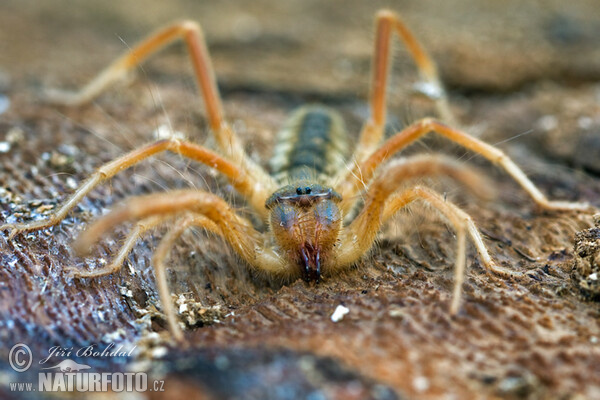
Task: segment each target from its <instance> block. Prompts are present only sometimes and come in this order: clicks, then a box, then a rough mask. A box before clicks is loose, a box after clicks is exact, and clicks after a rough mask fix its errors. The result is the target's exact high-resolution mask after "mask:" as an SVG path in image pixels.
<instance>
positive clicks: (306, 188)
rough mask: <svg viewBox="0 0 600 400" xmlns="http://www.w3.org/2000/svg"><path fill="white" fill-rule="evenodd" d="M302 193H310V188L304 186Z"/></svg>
mask: <svg viewBox="0 0 600 400" xmlns="http://www.w3.org/2000/svg"><path fill="white" fill-rule="evenodd" d="M304 193H306V194H310V188H309V187H308V186H307V187H305V188H304Z"/></svg>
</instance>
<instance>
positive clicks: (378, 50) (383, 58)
mask: <svg viewBox="0 0 600 400" xmlns="http://www.w3.org/2000/svg"><path fill="white" fill-rule="evenodd" d="M394 32H395V33H397V34H398V37H399V38H400V39H401V40H402V41H403V42H404V45H405V46H406V48H407V49H408V51H409V53H410V55H411V56H412V58H413V60H414V61H415V64H416V65H417V68H418V71H419V75H420V76H421V79H423V83H422V87H423V90H422V91H423V93H424V94H426V95H427V96H428V97H430V98H431V99H432V100H433V101H434V102H435V105H436V108H437V110H438V113H439V115H440V117H441V118H442V120H444V121H446V122H448V123H449V124H451V125H454V124H455V122H454V121H455V119H454V116H453V114H452V112H451V111H450V107H449V106H448V99H447V97H446V92H445V90H444V87H443V85H442V83H441V81H440V79H439V76H438V72H437V67H436V65H435V63H434V62H433V60H432V58H431V57H430V56H429V55H428V54H427V51H426V50H425V48H424V47H423V46H422V45H421V44H420V43H419V41H418V40H417V39H416V37H415V36H414V35H413V34H412V33H411V31H410V30H409V29H408V27H407V26H406V25H405V24H404V22H402V20H401V19H400V17H399V16H398V14H396V13H395V12H393V11H390V10H380V11H379V12H377V15H376V22H375V49H374V53H373V64H372V67H371V86H370V96H369V101H370V106H371V116H370V118H369V120H368V121H367V123H366V124H365V126H364V128H363V130H362V132H361V135H360V139H359V142H358V145H357V150H356V155H355V159H356V160H357V161H358V162H361V161H364V159H365V158H366V157H368V156H369V155H370V154H371V153H372V152H373V151H374V150H375V148H376V146H377V145H378V144H379V143H380V142H381V140H382V138H383V131H384V125H385V118H386V117H385V113H386V90H387V88H386V86H387V82H388V75H389V65H390V59H391V57H390V50H391V41H392V35H393V33H394Z"/></svg>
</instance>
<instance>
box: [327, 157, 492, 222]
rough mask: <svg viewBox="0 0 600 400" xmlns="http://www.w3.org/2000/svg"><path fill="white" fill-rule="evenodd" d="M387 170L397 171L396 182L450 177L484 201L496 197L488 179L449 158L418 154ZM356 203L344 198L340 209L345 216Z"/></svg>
mask: <svg viewBox="0 0 600 400" xmlns="http://www.w3.org/2000/svg"><path fill="white" fill-rule="evenodd" d="M386 168H387V169H388V170H390V171H395V172H393V173H394V177H393V179H395V182H406V181H408V180H410V179H415V178H422V177H431V176H442V177H450V178H452V179H453V180H455V181H457V182H460V183H461V184H463V185H464V186H465V187H466V188H467V189H468V190H469V191H470V192H472V193H473V194H475V195H476V196H478V197H480V198H482V199H486V200H489V199H491V198H493V197H494V196H495V190H494V188H493V187H492V186H491V185H490V184H489V182H488V180H487V179H484V177H483V176H482V175H481V174H480V173H478V172H476V171H475V170H474V169H473V168H471V167H469V166H468V165H466V164H465V163H460V162H459V161H458V160H456V159H453V158H451V157H449V156H445V155H441V154H435V155H431V154H418V155H415V156H410V157H407V158H401V159H397V160H392V161H390V162H389V163H388V164H387V165H386ZM336 190H337V189H336ZM355 203H356V198H355V197H344V198H342V203H341V204H340V206H339V207H340V209H341V210H342V211H343V213H344V215H345V214H347V213H349V212H350V210H351V209H352V208H353V207H354V204H355Z"/></svg>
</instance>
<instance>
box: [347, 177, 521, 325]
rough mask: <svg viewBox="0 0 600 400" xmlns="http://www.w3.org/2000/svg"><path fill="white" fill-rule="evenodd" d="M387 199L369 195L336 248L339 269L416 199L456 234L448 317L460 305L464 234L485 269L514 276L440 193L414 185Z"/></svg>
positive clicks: (385, 194)
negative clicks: (432, 211)
mask: <svg viewBox="0 0 600 400" xmlns="http://www.w3.org/2000/svg"><path fill="white" fill-rule="evenodd" d="M388 197H389V192H388V191H387V190H382V191H380V190H374V191H373V192H372V193H371V194H370V196H369V198H368V202H367V203H366V204H365V208H364V209H363V212H361V214H359V215H358V217H357V218H356V219H355V220H354V221H353V222H352V223H351V224H350V225H349V226H348V227H347V228H346V230H345V231H344V232H343V235H342V242H341V244H340V247H339V248H340V249H341V250H340V251H339V252H338V255H337V259H336V261H337V263H338V266H339V267H342V266H344V265H349V264H351V263H353V262H355V261H357V260H358V259H359V258H360V257H361V256H362V255H363V254H364V253H366V252H367V251H368V250H369V248H370V247H371V246H372V245H373V242H374V241H375V236H376V234H377V232H378V231H379V228H380V227H381V225H382V224H383V223H384V222H386V221H387V220H388V219H389V218H390V217H391V216H393V215H394V213H395V212H397V211H398V210H399V209H401V208H403V207H406V206H407V205H408V204H410V203H412V202H414V201H416V200H423V201H425V202H427V203H428V204H430V205H431V206H433V207H434V208H435V209H436V210H438V211H439V212H440V213H441V214H442V215H444V216H445V217H446V218H447V219H448V221H450V223H451V224H452V226H453V227H454V230H455V232H456V241H457V248H456V255H455V257H456V261H455V267H454V289H453V292H452V302H451V304H450V314H452V315H454V314H456V313H457V312H458V310H459V306H460V298H461V291H462V284H463V282H464V275H465V266H466V243H465V242H466V240H465V237H466V233H469V235H470V237H471V239H472V241H473V243H474V244H475V246H476V248H477V251H478V253H479V255H480V257H481V259H482V261H483V264H484V265H485V267H486V268H488V269H489V270H491V271H493V272H498V273H501V274H502V275H503V276H506V275H517V274H513V273H511V272H510V271H508V270H505V269H504V268H501V267H498V266H496V265H495V263H494V262H493V261H492V259H491V257H490V256H489V253H488V251H487V248H486V247H485V245H484V244H483V241H482V239H481V236H480V235H479V232H478V231H477V228H476V227H475V225H474V224H473V222H472V220H471V218H470V217H469V216H468V215H467V214H466V213H465V212H463V211H462V210H460V209H459V208H458V207H456V206H455V205H454V204H452V203H450V202H448V201H446V200H445V199H444V197H443V196H441V195H440V194H438V193H436V192H434V191H433V190H431V189H429V188H425V187H419V186H417V187H413V188H411V189H408V190H406V191H404V192H400V193H399V194H398V195H395V196H393V197H392V198H391V199H388Z"/></svg>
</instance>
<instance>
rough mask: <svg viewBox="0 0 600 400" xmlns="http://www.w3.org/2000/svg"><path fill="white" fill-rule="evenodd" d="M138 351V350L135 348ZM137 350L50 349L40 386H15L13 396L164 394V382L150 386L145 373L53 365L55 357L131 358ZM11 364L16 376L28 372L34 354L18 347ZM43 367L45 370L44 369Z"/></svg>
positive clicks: (111, 347) (68, 363) (13, 350)
mask: <svg viewBox="0 0 600 400" xmlns="http://www.w3.org/2000/svg"><path fill="white" fill-rule="evenodd" d="M134 349H135V348H134ZM132 351H133V349H131V350H130V351H128V352H126V351H124V350H123V349H122V347H118V348H115V346H114V344H112V343H111V344H109V345H108V346H107V347H106V348H105V349H104V350H102V351H100V350H97V349H96V348H95V346H87V347H82V348H80V349H77V350H74V349H73V348H62V347H60V346H55V347H52V348H50V349H49V351H48V356H47V357H45V358H43V359H42V360H40V361H39V365H40V367H41V368H40V372H39V373H38V382H37V386H34V382H11V383H10V384H9V387H10V390H11V391H13V392H35V391H40V392H106V391H108V390H111V391H113V392H145V391H148V390H150V391H159V392H162V391H164V387H163V386H164V381H162V380H153V381H152V382H151V386H149V382H148V375H147V374H146V373H145V372H93V371H88V370H90V369H91V367H90V366H89V365H87V364H84V363H78V362H76V361H74V360H72V359H64V360H62V361H60V362H56V361H54V362H50V360H51V359H52V358H53V357H69V356H77V357H80V358H82V357H94V358H98V357H122V356H131V353H132ZM8 362H9V364H10V366H11V367H12V369H13V370H15V371H16V372H25V371H27V370H28V369H29V368H30V367H31V365H32V363H33V354H32V352H31V349H30V348H29V346H27V345H26V344H24V343H18V344H16V345H14V346H13V347H12V348H11V350H10V352H9V355H8ZM42 366H43V367H42Z"/></svg>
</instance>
